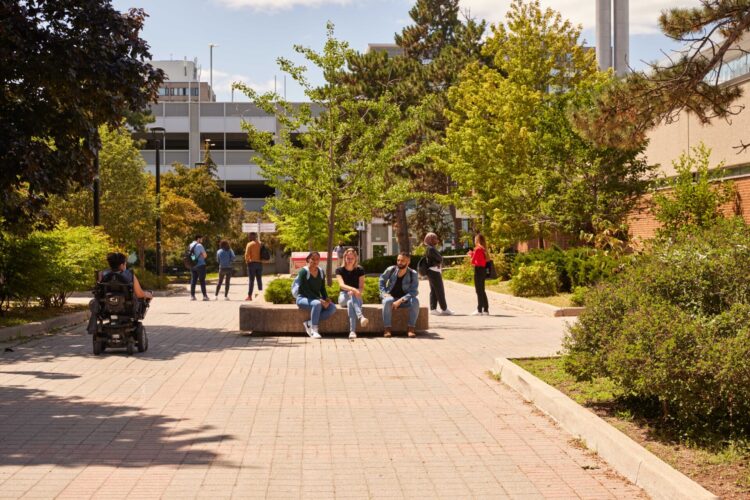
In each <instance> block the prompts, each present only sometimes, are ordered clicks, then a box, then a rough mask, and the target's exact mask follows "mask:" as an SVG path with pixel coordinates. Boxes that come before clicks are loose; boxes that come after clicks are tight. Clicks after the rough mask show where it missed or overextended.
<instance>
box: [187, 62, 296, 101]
mask: <svg viewBox="0 0 750 500" xmlns="http://www.w3.org/2000/svg"><path fill="white" fill-rule="evenodd" d="M209 78H210V75H209V74H208V71H207V70H206V69H205V68H203V74H202V75H201V79H202V80H203V81H204V82H207V81H208V79H209ZM234 82H241V83H244V84H245V85H247V86H248V87H250V88H252V89H253V90H255V91H257V92H261V93H262V92H270V91H272V90H273V87H274V81H273V78H271V79H269V80H266V81H261V82H256V81H253V80H252V79H251V78H250V77H249V76H247V75H241V74H238V73H227V72H226V71H221V70H218V69H216V68H214V93H216V97H217V100H218V101H229V100H230V97H231V95H232V84H233V83H234ZM282 86H283V83H282V84H280V86H279V89H278V91H279V92H283V88H282ZM234 100H235V101H245V100H247V99H246V97H245V95H244V94H243V93H242V92H240V91H238V90H236V91H235V92H234Z"/></svg>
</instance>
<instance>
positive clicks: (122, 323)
mask: <svg viewBox="0 0 750 500" xmlns="http://www.w3.org/2000/svg"><path fill="white" fill-rule="evenodd" d="M126 262H127V258H126V257H125V255H124V254H122V253H119V252H115V253H110V254H108V255H107V263H108V264H109V269H107V270H104V271H102V272H100V273H99V279H98V282H97V284H96V287H95V288H94V298H93V299H92V300H91V302H90V303H89V307H90V309H91V318H90V319H89V326H88V332H89V333H90V334H91V335H92V336H93V342H94V354H101V353H102V352H104V350H105V349H106V348H107V347H124V348H126V349H127V351H128V354H133V352H134V350H135V348H136V347H137V348H138V352H144V351H145V350H146V349H148V337H147V336H146V328H145V327H144V326H143V324H142V323H141V320H142V319H143V318H144V317H145V315H146V310H147V309H148V306H149V301H150V300H151V299H152V298H153V294H152V293H151V292H148V291H145V290H143V288H141V284H140V283H139V282H138V278H137V277H136V276H135V275H134V274H133V273H132V272H131V271H130V270H128V269H127V267H126Z"/></svg>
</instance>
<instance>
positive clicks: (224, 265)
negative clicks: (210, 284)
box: [216, 240, 234, 300]
mask: <svg viewBox="0 0 750 500" xmlns="http://www.w3.org/2000/svg"><path fill="white" fill-rule="evenodd" d="M216 261H217V262H218V263H219V284H218V285H216V300H219V290H221V284H222V282H223V281H224V279H226V285H225V287H224V300H229V281H230V280H231V279H232V273H233V272H234V268H233V267H232V262H234V250H232V247H230V246H229V242H228V241H227V240H221V242H220V243H219V251H218V252H216Z"/></svg>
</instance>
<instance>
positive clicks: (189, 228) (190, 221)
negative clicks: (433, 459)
mask: <svg viewBox="0 0 750 500" xmlns="http://www.w3.org/2000/svg"><path fill="white" fill-rule="evenodd" d="M208 222H209V218H208V215H207V214H206V213H205V212H204V211H203V210H201V209H200V207H199V206H198V205H197V204H196V203H195V202H194V201H193V200H191V199H190V198H186V197H184V196H180V195H178V194H177V193H175V192H174V191H173V190H172V189H169V188H166V189H163V190H162V199H161V225H162V245H163V247H164V252H163V254H162V255H163V257H164V258H165V259H166V255H167V254H168V253H170V252H171V253H174V254H180V253H181V252H183V251H184V250H185V248H186V246H185V245H186V242H188V241H190V239H191V238H192V237H193V236H194V235H195V233H196V227H201V226H204V225H206V224H207V223H208ZM141 262H143V260H142V261H141Z"/></svg>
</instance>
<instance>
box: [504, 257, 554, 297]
mask: <svg viewBox="0 0 750 500" xmlns="http://www.w3.org/2000/svg"><path fill="white" fill-rule="evenodd" d="M558 288H559V283H558V281H557V271H556V270H555V267H554V265H552V264H551V263H543V262H535V263H533V264H529V265H527V266H521V267H519V268H518V269H517V270H516V273H515V275H514V276H513V278H511V280H510V289H511V291H512V292H513V295H515V296H517V297H549V296H550V295H555V294H556V293H557V290H558Z"/></svg>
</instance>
